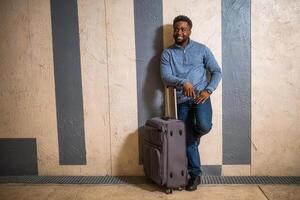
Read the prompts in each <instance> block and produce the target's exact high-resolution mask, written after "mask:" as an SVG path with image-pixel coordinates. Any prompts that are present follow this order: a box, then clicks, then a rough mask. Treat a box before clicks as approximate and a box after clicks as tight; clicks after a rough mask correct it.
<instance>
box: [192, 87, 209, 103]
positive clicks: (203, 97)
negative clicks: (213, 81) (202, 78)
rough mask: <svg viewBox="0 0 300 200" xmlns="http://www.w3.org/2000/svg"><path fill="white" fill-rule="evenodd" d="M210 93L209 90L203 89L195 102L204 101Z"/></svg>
mask: <svg viewBox="0 0 300 200" xmlns="http://www.w3.org/2000/svg"><path fill="white" fill-rule="evenodd" d="M209 96H210V94H209V93H208V92H207V90H202V91H201V92H200V94H199V96H198V97H197V98H196V99H195V103H196V104H199V103H204V102H205V101H206V100H207V99H208V98H209Z"/></svg>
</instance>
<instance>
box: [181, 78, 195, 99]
mask: <svg viewBox="0 0 300 200" xmlns="http://www.w3.org/2000/svg"><path fill="white" fill-rule="evenodd" d="M183 94H184V95H185V96H187V97H193V98H195V97H196V95H195V91H194V88H193V85H192V83H190V82H186V83H184V84H183Z"/></svg>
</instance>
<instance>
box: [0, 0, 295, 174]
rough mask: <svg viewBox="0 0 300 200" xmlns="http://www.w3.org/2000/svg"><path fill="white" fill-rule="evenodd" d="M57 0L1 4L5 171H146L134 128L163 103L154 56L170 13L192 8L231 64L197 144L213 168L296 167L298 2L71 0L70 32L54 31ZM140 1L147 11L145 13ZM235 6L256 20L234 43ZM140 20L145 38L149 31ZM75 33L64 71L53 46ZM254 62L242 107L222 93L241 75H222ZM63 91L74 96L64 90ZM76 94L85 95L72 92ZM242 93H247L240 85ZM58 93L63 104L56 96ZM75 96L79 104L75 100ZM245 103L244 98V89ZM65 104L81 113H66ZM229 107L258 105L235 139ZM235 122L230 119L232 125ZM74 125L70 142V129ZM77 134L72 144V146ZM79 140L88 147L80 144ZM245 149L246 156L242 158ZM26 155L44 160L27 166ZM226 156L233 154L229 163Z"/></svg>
mask: <svg viewBox="0 0 300 200" xmlns="http://www.w3.org/2000/svg"><path fill="white" fill-rule="evenodd" d="M57 2H58V3H61V2H60V1H55V0H53V1H48V0H43V1H39V0H26V1H21V0H13V1H9V0H3V1H1V2H0V17H1V19H2V23H1V25H0V26H1V28H0V44H1V48H0V78H1V84H0V142H1V144H4V145H2V148H0V155H1V156H0V162H1V167H0V175H16V174H18V175H22V174H38V175H142V174H143V168H142V165H140V164H139V153H138V151H139V144H138V129H139V128H140V127H141V125H142V124H143V123H144V121H145V119H147V118H148V117H152V116H155V115H159V114H160V113H162V108H163V107H162V102H163V100H162V97H163V94H162V88H161V83H159V79H157V76H158V74H157V71H158V68H157V63H159V54H160V52H161V50H162V48H163V46H164V47H166V46H168V45H169V44H171V43H172V37H171V32H172V30H171V23H172V19H173V18H174V17H175V16H176V15H178V14H185V15H188V16H190V17H191V19H192V20H193V23H194V28H193V30H192V39H194V40H196V41H199V42H202V43H204V44H206V45H207V46H208V47H209V48H210V49H211V50H212V51H213V53H214V55H215V57H216V59H217V61H218V62H219V64H220V65H221V66H222V68H223V72H224V74H225V77H223V78H224V79H223V82H222V83H220V85H219V87H218V89H217V90H216V92H215V93H214V94H213V96H212V102H213V109H214V116H213V124H214V126H213V130H212V132H211V133H210V134H209V135H207V136H205V137H204V138H203V140H202V141H201V145H200V152H201V159H202V164H203V165H204V171H205V173H207V174H214V175H298V176H299V175H300V170H299V169H300V159H299V153H300V141H299V139H298V137H297V136H299V129H300V125H299V121H300V112H299V110H300V77H299V76H300V71H299V67H298V65H299V64H298V63H299V62H300V57H299V54H300V49H299V46H300V45H299V40H298V38H299V31H298V30H299V29H300V25H299V23H298V22H299V19H300V4H299V2H298V1H296V0H289V1H286V0H281V1H274V0H266V1H258V0H252V1H251V4H250V1H246V0H240V1H234V2H232V3H231V2H230V1H226V2H225V1H221V0H214V1H192V0H190V1H185V2H183V1H177V0H176V1H169V0H163V1H161V0H157V1H154V0H153V1H138V0H136V1H133V0H122V1H120V0H101V1H98V0H89V1H84V0H77V1H76V0H74V1H72V3H73V4H74V5H77V6H76V7H75V8H70V7H68V6H66V8H65V9H67V10H66V11H67V12H66V15H67V13H69V11H70V13H77V18H74V17H70V20H71V22H72V23H74V24H75V25H74V26H72V31H70V32H67V31H66V32H65V34H61V33H60V34H57V32H58V31H57V29H61V27H64V25H63V23H64V22H63V20H62V21H60V20H57V21H56V22H55V21H54V20H55V16H53V15H56V16H58V14H56V13H58V11H57V10H55V8H56V7H55V6H54V5H55V3H57ZM149 3H150V4H149ZM147 4H149V5H151V6H149V5H147ZM247 5H248V6H247ZM249 5H251V7H250V6H249ZM76 8H77V9H76ZM250 8H251V9H250ZM68 9H73V10H68ZM141 9H144V12H139V11H140V10H141ZM228 11H233V12H230V13H235V14H237V16H241V18H242V19H245V20H246V21H247V19H248V18H247V17H248V16H249V17H250V16H251V24H250V18H249V20H248V21H249V24H247V23H246V24H245V23H243V24H241V26H245V27H246V28H245V29H243V31H238V32H237V31H233V32H232V34H231V36H232V37H231V39H232V38H233V42H231V43H230V42H229V43H228V42H227V43H226V42H224V38H226V37H227V35H226V34H228V32H226V31H224V30H229V29H226V27H239V24H238V23H240V21H238V20H227V21H225V20H226V19H227V18H224V16H227V15H226V13H229V12H228ZM250 11H251V12H250ZM151 13H152V15H151ZM153 13H155V15H153ZM245 13H246V14H245ZM222 14H223V15H222ZM250 14H251V15H250ZM222 16H223V18H222ZM76 19H77V20H76ZM242 22H243V21H242ZM60 23H62V24H60ZM76 24H77V26H76ZM225 25H226V26H225ZM228 25H229V26H228ZM76 27H77V28H76ZM141 27H143V30H144V29H146V30H147V31H145V32H146V34H149V36H147V37H145V36H144V35H145V32H143V31H142V30H141ZM247 27H249V30H248V29H247ZM250 27H251V32H250ZM222 29H223V30H222ZM230 30H234V29H230ZM63 33H64V32H63ZM68 34H76V35H78V36H79V37H78V39H77V40H76V39H74V40H72V41H70V42H69V43H67V45H68V44H75V43H78V47H77V49H74V48H75V47H73V49H72V45H71V46H70V48H69V49H68V51H65V52H62V53H60V55H64V56H65V57H66V60H67V59H68V61H69V63H70V65H69V66H68V68H67V70H64V68H62V67H61V65H59V64H57V63H59V61H60V59H61V58H59V55H58V56H55V55H56V54H57V52H58V50H57V46H59V45H60V44H59V43H58V42H57V41H58V40H57V37H63V38H64V39H65V40H67V39H68V38H71V37H70V36H72V35H68ZM243 34H246V35H248V36H249V38H251V43H250V42H249V44H248V43H246V44H244V43H243V41H244V40H242V39H243V38H247V37H248V36H244V35H243ZM143 36H144V37H145V40H143ZM152 36H153V38H151V39H149V37H152ZM75 38H76V37H75ZM237 38H241V40H240V39H237ZM235 41H238V42H235ZM233 43H234V45H236V46H234V47H235V48H236V49H233V50H226V52H225V51H224V47H225V49H226V48H227V49H232V46H231V44H233ZM242 44H243V45H242ZM75 46H76V45H75ZM245 47H246V50H245ZM248 47H249V49H251V60H247V59H243V60H242V61H241V60H239V58H236V56H237V54H235V52H240V53H241V54H242V55H244V54H243V53H244V52H246V53H248V52H247V48H248ZM66 48H68V47H66ZM150 49H151V50H150ZM77 50H78V52H79V54H80V55H78V56H77V57H76V59H77V61H76V65H77V66H79V72H80V73H79V76H78V78H74V80H73V79H72V77H75V75H76V77H77V75H78V73H77V72H78V69H77V68H76V70H77V71H76V70H75V68H73V66H75V64H74V65H73V64H72V63H73V60H76V59H75V58H74V59H72V58H73V57H74V55H76V54H72V53H74V52H76V51H77ZM72 55H73V57H72ZM230 55H232V56H230ZM247 55H248V54H247ZM249 55H250V54H249ZM228 57H232V58H234V59H236V60H238V61H241V62H240V63H242V64H241V65H237V66H228V63H230V62H228V60H226V59H225V58H228ZM248 64H249V66H251V68H247V70H250V72H251V73H250V76H251V77H250V78H251V82H250V81H249V82H247V83H246V85H245V87H248V86H249V91H247V92H248V93H249V94H251V98H249V99H246V103H249V105H250V106H251V107H249V108H248V107H247V109H246V110H243V109H244V108H245V107H242V109H241V110H239V109H240V108H237V107H234V106H231V104H228V103H226V102H227V100H226V101H224V99H228V97H231V96H228V95H229V94H228V93H227V92H226V91H228V88H229V89H231V90H233V91H239V89H240V88H241V86H240V85H235V84H233V85H232V84H230V83H233V82H230V81H229V82H228V76H227V75H226V73H228V72H229V73H234V77H235V78H236V79H237V81H239V77H241V74H242V73H243V72H242V71H241V70H242V68H241V66H248ZM232 68H234V69H236V71H234V72H233V70H232ZM57 69H59V70H58V71H57ZM153 69H155V70H153ZM66 72H67V73H66ZM75 72H76V73H77V74H76V73H75ZM58 77H61V79H62V81H65V79H64V77H66V80H69V79H70V80H71V81H75V83H76V84H69V85H67V86H68V87H66V85H64V84H63V83H64V82H59V81H57V80H58ZM226 77H227V78H226ZM242 80H243V79H242ZM232 81H236V80H232ZM71 83H73V82H71ZM78 83H79V85H80V87H78V86H77V84H78ZM241 84H244V83H241ZM247 84H248V85H247ZM147 85H148V86H149V87H147ZM75 86H76V87H75ZM65 87H66V88H67V89H65V91H64V88H65ZM145 87H146V88H145ZM147 88H151V89H150V90H147ZM155 88H157V89H155ZM145 90H147V93H145V92H144V91H145ZM58 91H60V93H63V94H65V95H67V98H65V99H61V98H58V95H59V94H60V93H58ZM73 92H74V93H73ZM149 93H151V95H149ZM152 93H153V95H152ZM74 94H79V97H80V95H82V98H78V97H73V95H74ZM234 94H236V96H237V97H239V96H241V94H240V93H239V92H238V93H234ZM149 96H150V97H151V96H153V98H152V99H149ZM72 98H73V99H72ZM74 98H76V99H74ZM234 98H235V97H234ZM233 100H234V101H235V100H236V99H233ZM61 101H62V102H63V103H64V105H65V106H64V107H63V108H61V107H60V106H59V105H60V103H61ZM77 101H78V102H79V104H75V103H74V102H77ZM237 101H238V102H241V103H242V105H243V103H245V102H244V99H243V98H240V99H239V98H238V99H237ZM80 102H81V104H80ZM153 102H154V103H153ZM224 102H225V103H224ZM80 105H81V106H80ZM66 107H67V108H69V107H70V109H71V110H73V108H74V107H75V110H82V111H83V112H82V113H81V114H80V112H70V111H69V110H67V111H66V109H64V108H66ZM228 109H229V110H230V109H233V111H232V112H233V113H238V114H240V116H244V113H245V112H250V114H251V118H247V117H246V118H245V120H244V121H243V123H245V124H246V125H247V124H249V125H251V126H250V127H249V128H246V129H247V130H241V132H243V133H241V134H242V135H243V136H244V138H242V139H237V141H235V142H232V143H228V142H224V141H225V140H226V139H228V138H230V137H233V138H239V136H238V134H239V131H238V130H239V129H237V128H238V127H236V125H235V123H236V121H235V120H234V118H233V117H230V115H227V114H224V113H226V112H227V113H228ZM237 110H238V111H237ZM225 111H226V112H225ZM60 112H68V114H69V115H70V113H71V117H70V118H60V117H59V116H60ZM78 118H79V119H82V120H79V121H78V120H77V119H78ZM240 118H242V117H240ZM77 123H82V126H80V127H81V128H82V131H80V132H79V134H78V135H77V130H73V129H70V128H68V127H71V128H74V127H77V126H76V125H77ZM228 124H229V125H231V127H230V129H227V128H226V127H228ZM244 127H247V126H244ZM67 129H68V130H67ZM228 130H233V133H234V134H231V133H229V132H228ZM247 131H249V134H248V132H247ZM73 133H74V134H73ZM68 134H69V136H71V138H72V140H69V141H68V139H66V138H67V137H66V135H68ZM230 134H231V135H230ZM247 134H248V135H247ZM235 136H236V137H235ZM242 140H243V142H245V141H246V142H248V143H249V148H251V152H248V151H246V150H245V149H243V147H241V145H239V144H238V143H239V141H240V142H241V143H242ZM73 141H75V142H76V144H74V145H72V142H73ZM63 144H68V148H67V149H65V150H62V149H63V148H62V145H63ZM77 144H83V146H81V147H80V148H78V145H77ZM241 148H242V150H240V149H241ZM79 150H80V152H78V151H79ZM230 151H233V152H230ZM68 153H70V155H69V154H68ZM244 153H245V155H246V157H247V159H248V158H250V160H249V162H245V161H244V160H243V158H244V157H245V155H244ZM25 154H26V156H28V157H29V158H28V159H31V160H33V161H36V162H32V164H31V165H28V164H26V161H27V160H28V159H23V158H25V157H24V155H25ZM30 155H32V156H30ZM81 155H83V158H81V157H80V156H81ZM239 155H242V158H240V157H239ZM63 156H66V157H68V156H71V160H70V161H68V160H62V159H61V157H63ZM26 158H27V157H26ZM227 158H229V160H232V161H233V162H232V163H230V162H227V160H228V159H227ZM226 159H227V160H226ZM247 159H246V160H247ZM76 163H77V164H76ZM78 163H80V164H78ZM25 169H27V170H25Z"/></svg>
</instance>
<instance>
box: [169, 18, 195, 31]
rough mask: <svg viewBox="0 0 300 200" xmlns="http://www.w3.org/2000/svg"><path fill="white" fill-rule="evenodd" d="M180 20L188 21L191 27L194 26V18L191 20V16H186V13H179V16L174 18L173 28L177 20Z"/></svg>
mask: <svg viewBox="0 0 300 200" xmlns="http://www.w3.org/2000/svg"><path fill="white" fill-rule="evenodd" d="M179 21H184V22H187V23H188V25H189V27H190V28H192V27H193V22H192V20H191V19H190V18H188V17H187V16H185V15H178V16H177V17H175V18H174V20H173V28H174V27H175V24H176V22H179Z"/></svg>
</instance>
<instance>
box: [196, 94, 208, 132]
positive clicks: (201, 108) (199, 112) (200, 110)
mask: <svg viewBox="0 0 300 200" xmlns="http://www.w3.org/2000/svg"><path fill="white" fill-rule="evenodd" d="M193 111H194V116H195V120H194V126H193V130H194V133H195V134H196V135H197V136H198V137H199V138H200V137H201V136H203V135H205V134H207V133H209V131H210V130H211V128H212V107H211V101H210V98H208V99H207V100H206V101H205V102H204V103H203V104H194V105H193Z"/></svg>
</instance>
